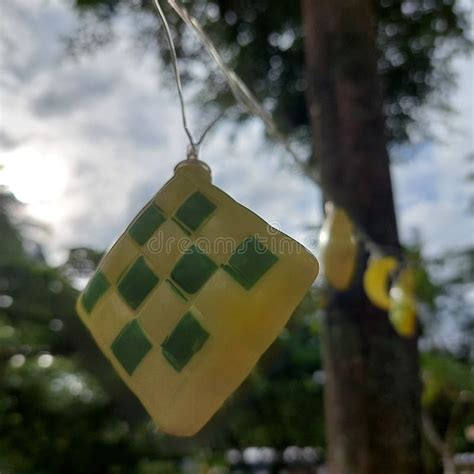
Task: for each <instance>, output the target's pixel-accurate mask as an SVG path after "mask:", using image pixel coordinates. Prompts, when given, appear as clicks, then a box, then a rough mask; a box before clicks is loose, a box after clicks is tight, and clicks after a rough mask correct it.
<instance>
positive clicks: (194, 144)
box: [153, 0, 225, 159]
mask: <svg viewBox="0 0 474 474" xmlns="http://www.w3.org/2000/svg"><path fill="white" fill-rule="evenodd" d="M153 3H154V5H155V7H156V10H157V11H158V15H159V17H160V19H161V22H162V23H163V27H164V29H165V36H166V39H167V41H168V45H169V48H170V53H171V64H172V66H173V71H174V77H175V81H176V88H177V90H178V97H179V103H180V105H181V118H182V120H183V128H184V131H185V133H186V135H187V137H188V141H189V147H188V154H187V156H188V159H197V158H198V155H199V147H200V145H201V144H202V142H203V141H204V138H206V135H207V134H208V132H209V131H210V130H211V129H212V128H213V127H214V125H215V124H216V123H217V122H218V121H219V119H220V118H221V117H222V116H223V115H224V113H225V110H224V111H222V112H221V113H220V114H218V115H217V117H215V118H214V119H213V120H212V121H211V122H210V123H209V125H208V126H207V127H206V128H205V129H204V131H203V132H202V133H201V136H200V137H199V138H198V139H197V140H195V139H194V138H193V135H192V133H191V130H190V129H189V126H188V121H187V118H186V105H185V103H184V96H183V86H182V83H181V73H180V71H179V64H178V56H177V54H176V48H175V45H174V41H173V37H172V36H171V31H170V27H169V24H168V20H167V19H166V16H165V14H164V12H163V10H162V8H161V5H160V3H159V1H158V0H153Z"/></svg>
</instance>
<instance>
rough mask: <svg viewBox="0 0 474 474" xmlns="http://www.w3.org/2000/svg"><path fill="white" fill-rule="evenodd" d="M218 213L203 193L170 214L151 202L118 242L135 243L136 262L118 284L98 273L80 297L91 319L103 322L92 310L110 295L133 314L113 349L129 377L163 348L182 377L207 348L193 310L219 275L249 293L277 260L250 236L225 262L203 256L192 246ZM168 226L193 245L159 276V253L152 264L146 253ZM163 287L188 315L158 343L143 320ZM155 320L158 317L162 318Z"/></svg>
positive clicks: (206, 334)
mask: <svg viewBox="0 0 474 474" xmlns="http://www.w3.org/2000/svg"><path fill="white" fill-rule="evenodd" d="M217 208H218V206H217V204H215V203H214V202H212V200H211V199H210V198H209V197H207V196H206V195H205V194H204V193H202V192H201V191H195V192H192V193H191V194H190V195H189V196H188V197H187V198H186V199H185V200H184V201H183V202H182V203H181V205H180V206H178V208H177V210H176V211H175V212H174V213H172V214H170V215H167V214H166V212H165V211H163V210H162V209H160V208H159V207H158V206H157V205H156V204H155V203H154V202H152V203H150V204H149V205H148V206H147V207H145V209H143V210H142V212H141V213H140V214H139V215H138V216H137V217H136V218H135V220H134V221H133V222H132V224H131V225H130V226H129V228H128V229H127V231H126V233H125V234H124V235H123V236H122V237H121V239H120V240H119V242H118V244H119V245H120V241H122V239H128V238H129V240H130V242H132V243H133V244H128V245H131V248H133V249H134V255H135V257H134V259H132V261H130V262H128V263H127V265H126V266H125V269H124V271H123V272H122V273H121V274H120V275H119V276H117V277H116V280H115V281H110V279H109V278H108V277H107V276H106V273H107V272H105V271H104V270H103V269H102V268H101V269H99V270H98V271H97V272H96V274H95V275H94V277H93V278H92V279H91V281H90V282H89V284H88V286H87V288H86V290H85V291H84V293H83V294H82V297H81V304H82V305H83V307H84V309H85V311H86V312H87V314H88V315H89V317H91V318H94V317H100V312H98V313H97V314H96V313H94V309H95V308H96V307H99V305H100V304H101V301H102V300H103V299H104V298H105V297H106V296H107V295H108V293H109V292H114V294H116V295H118V297H119V298H120V300H121V301H123V303H125V305H126V307H127V308H128V310H129V311H130V313H131V314H132V317H131V320H130V321H129V322H128V323H127V324H125V326H124V327H123V328H122V329H121V330H120V331H119V333H118V335H117V336H116V337H115V339H114V340H113V342H112V344H111V347H110V350H111V353H112V354H113V356H114V357H115V358H116V360H117V361H118V362H119V363H120V364H121V366H122V367H123V369H124V370H125V372H126V373H127V374H128V375H129V376H131V375H133V373H134V372H135V371H136V370H137V369H138V368H139V366H140V363H141V362H142V360H143V359H144V358H145V357H146V356H147V354H149V353H150V351H151V349H152V348H153V347H154V346H157V347H159V348H161V355H162V357H164V358H165V360H166V361H167V362H168V363H169V364H170V366H171V367H172V368H173V369H174V370H175V371H176V372H181V371H182V370H183V369H184V368H185V367H186V366H187V364H188V363H189V362H190V361H191V360H192V359H193V357H194V355H195V354H196V353H198V352H199V351H200V350H201V349H202V348H203V347H205V344H206V341H207V340H208V339H209V338H211V337H212V334H209V333H208V331H207V330H206V328H205V327H204V326H203V324H202V322H201V321H199V319H200V315H199V312H198V311H196V309H195V308H193V307H192V300H193V298H195V297H196V295H197V294H199V292H200V291H201V290H202V289H203V288H204V286H205V285H206V283H207V282H208V281H209V279H210V278H211V277H212V275H213V274H214V273H215V272H218V271H223V272H227V274H228V275H230V276H231V277H232V278H233V279H234V281H235V283H236V284H237V285H240V286H241V287H243V288H244V289H245V290H247V291H251V289H252V287H253V286H254V285H255V284H256V283H257V282H258V281H259V280H260V278H261V277H262V276H263V275H264V274H265V273H266V272H267V271H269V270H270V268H271V267H272V266H273V265H274V264H275V263H276V261H277V260H278V257H277V256H276V255H274V254H273V253H272V252H270V250H269V249H268V248H266V247H265V246H264V245H263V244H262V243H261V242H259V241H258V239H257V237H255V236H253V235H249V236H247V238H245V239H244V240H243V241H242V242H241V244H240V245H239V247H238V248H237V249H236V251H235V252H234V254H233V255H231V256H230V257H229V258H228V259H227V261H226V262H224V263H222V262H221V263H220V264H219V263H216V262H215V261H214V260H213V257H212V256H210V255H206V254H205V253H204V252H202V251H201V250H200V249H199V248H198V246H197V245H195V244H194V243H193V242H194V241H193V238H194V237H195V236H196V232H197V231H198V230H202V229H203V227H205V225H206V222H208V220H209V219H211V218H212V216H213V214H214V213H215V212H216V209H217ZM167 222H170V223H171V225H174V224H176V225H177V226H178V227H177V228H179V229H181V230H182V231H183V233H184V234H186V235H187V236H189V238H190V239H191V245H190V246H189V248H187V249H186V251H185V252H184V253H183V254H182V255H180V256H178V257H177V258H176V261H175V262H174V264H173V265H174V266H173V268H172V270H171V271H170V272H164V273H163V274H160V271H159V269H160V255H159V253H158V255H157V260H156V262H155V263H154V264H151V262H150V257H149V256H147V253H146V251H145V248H146V246H147V245H148V244H150V242H151V239H153V237H154V236H155V235H156V233H157V231H159V229H160V228H161V227H162V226H163V228H164V227H165V226H166V225H167V224H166V223H167ZM172 223H174V224H172ZM113 250H114V249H112V251H111V252H110V254H109V255H107V256H106V257H105V260H104V261H105V262H106V261H107V259H113V258H117V257H114V255H113ZM112 263H113V262H112ZM104 265H105V264H104ZM101 267H102V266H101ZM161 285H167V286H168V287H169V288H170V289H171V290H172V294H173V295H174V296H173V297H175V298H177V299H178V300H180V301H181V302H185V304H186V305H187V307H188V310H187V311H184V312H183V314H182V316H181V318H180V319H179V322H178V323H177V324H176V326H175V327H174V329H172V330H171V331H170V332H169V333H168V334H166V335H164V337H163V339H162V340H157V341H155V340H152V339H151V337H150V336H149V335H148V334H147V332H146V331H145V329H144V327H143V324H142V323H141V321H140V315H141V311H142V309H143V307H144V305H146V302H147V301H148V299H149V298H151V297H152V295H153V294H154V293H155V292H156V291H157V290H158V288H159V287H160V286H161ZM158 303H159V302H158ZM99 309H100V308H99ZM160 311H167V307H163V308H160V310H159V311H157V313H159V312H160ZM156 317H157V318H159V317H160V314H157V315H156Z"/></svg>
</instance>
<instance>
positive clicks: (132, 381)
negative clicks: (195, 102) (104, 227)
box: [77, 159, 319, 436]
mask: <svg viewBox="0 0 474 474" xmlns="http://www.w3.org/2000/svg"><path fill="white" fill-rule="evenodd" d="M318 268H319V267H318V262H317V260H316V259H315V258H314V256H313V255H311V254H310V253H309V252H308V251H307V250H306V249H305V248H304V247H303V246H302V245H300V244H298V243H297V242H296V241H294V240H293V239H291V238H289V237H288V236H286V235H284V234H283V233H281V232H279V231H277V230H276V229H274V228H272V227H270V226H269V225H268V224H267V223H266V222H265V221H263V220H262V219H261V218H259V217H258V216H257V215H255V214H254V213H253V212H251V211H250V210H248V209H246V208H245V207H243V206H242V205H240V204H238V203H237V202H236V201H234V200H233V199H232V198H231V197H230V196H228V195H227V194H225V193H224V192H223V191H221V190H220V189H219V188H217V187H215V186H213V185H212V184H211V176H210V171H209V169H208V168H207V165H205V164H203V163H202V162H200V161H199V160H196V159H194V160H189V159H188V160H187V161H185V162H182V163H181V164H180V165H178V166H177V167H176V170H175V175H174V177H173V178H172V179H171V180H170V181H169V182H168V183H167V184H166V185H165V186H164V188H163V189H162V190H160V191H159V192H158V194H157V195H156V196H155V197H154V198H153V199H152V201H151V202H150V203H148V204H147V206H145V208H144V209H143V210H142V211H141V212H140V213H139V214H138V216H137V217H136V218H135V220H134V221H133V222H132V223H131V225H130V226H129V227H128V228H127V230H126V231H125V233H124V234H123V235H122V236H121V237H120V238H119V239H118V241H117V242H116V243H115V245H114V246H113V247H112V249H111V250H110V251H109V252H108V253H107V255H106V256H105V257H104V258H103V260H102V262H101V263H100V265H99V267H98V269H97V271H96V273H95V275H94V276H93V278H92V279H91V281H90V282H89V284H88V286H87V288H86V289H85V291H84V292H83V293H82V295H81V296H80V298H79V300H78V304H77V309H78V313H79V315H80V317H81V319H82V320H83V322H84V324H85V325H86V326H87V328H88V329H89V330H90V332H91V333H92V335H93V337H94V339H95V340H96V342H97V344H98V345H99V347H100V348H101V349H102V351H103V352H104V354H105V355H106V356H107V358H108V359H109V360H110V361H111V363H112V365H113V366H114V368H115V369H116V371H117V372H118V373H119V375H120V376H121V377H122V378H123V380H124V381H125V383H126V384H127V385H128V386H129V387H130V388H131V390H132V391H133V392H134V393H135V394H136V396H137V397H138V398H139V399H140V401H141V402H142V404H143V405H144V407H145V408H146V409H147V411H148V412H149V413H150V415H151V416H152V418H153V419H154V421H155V422H156V424H157V425H158V426H159V427H160V428H161V429H162V430H163V431H165V432H167V433H170V434H174V435H181V436H189V435H193V434H195V433H196V432H198V431H199V430H200V429H201V428H202V427H203V426H204V425H205V423H206V422H207V421H208V420H209V419H210V417H211V416H212V415H213V414H214V413H215V412H216V411H217V410H218V408H219V407H220V406H221V405H222V403H223V402H224V400H225V399H226V398H227V397H228V396H229V395H230V394H231V393H232V392H233V391H234V390H235V389H236V388H237V387H238V386H239V385H240V383H241V382H242V381H243V380H244V379H245V377H246V376H247V375H248V374H249V372H250V371H251V370H252V368H253V367H254V365H255V364H256V362H257V361H258V359H259V358H260V356H261V355H262V353H263V352H264V351H265V350H266V349H267V348H268V347H269V346H270V344H271V343H272V342H273V341H274V340H275V338H276V337H277V336H278V334H279V333H280V331H281V330H282V328H283V327H284V325H285V324H286V322H287V321H288V319H289V317H290V315H291V313H292V312H293V310H294V309H295V307H296V305H297V304H298V303H299V302H300V301H301V299H302V298H303V296H304V295H305V293H306V292H307V291H308V289H309V288H310V286H311V284H312V283H313V281H314V279H315V278H316V276H317V273H318Z"/></svg>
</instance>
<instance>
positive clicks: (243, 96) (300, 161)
mask: <svg viewBox="0 0 474 474" xmlns="http://www.w3.org/2000/svg"><path fill="white" fill-rule="evenodd" d="M167 2H168V4H169V5H170V6H171V8H172V9H173V10H174V11H175V12H176V13H177V14H178V16H179V17H180V18H181V19H182V21H183V22H184V23H185V24H186V25H187V26H188V27H190V28H191V30H193V31H194V33H195V34H196V35H197V37H198V38H199V40H200V41H201V44H202V45H203V47H204V49H205V50H206V51H207V52H208V54H209V55H210V56H211V58H212V59H213V60H214V62H215V64H216V66H217V67H218V69H219V70H220V71H221V73H222V74H223V76H224V78H225V80H226V82H227V85H228V86H229V89H230V90H231V92H232V94H233V96H234V98H235V100H236V101H237V103H238V104H239V105H240V106H241V107H242V108H243V109H244V110H245V111H246V112H247V113H249V114H250V115H252V116H254V117H257V118H260V119H261V120H262V122H263V124H264V125H265V129H266V132H267V133H268V135H269V136H271V137H272V138H274V139H275V140H276V141H277V142H278V143H280V145H281V146H282V147H283V148H284V149H285V150H286V151H287V153H288V154H289V156H291V158H292V159H293V161H294V163H295V164H296V165H297V166H298V168H299V169H300V170H301V171H302V172H303V173H304V174H305V175H306V176H307V177H308V178H309V179H311V180H312V181H313V182H314V183H316V184H317V185H318V186H320V187H321V180H320V176H319V172H318V170H317V169H315V167H314V166H310V165H309V164H308V159H307V157H306V158H302V157H301V156H299V155H298V153H296V151H295V150H294V149H293V147H292V145H291V143H290V141H289V140H288V138H287V137H286V136H285V135H284V134H283V133H282V132H281V131H280V130H279V127H278V125H277V124H276V122H275V120H274V119H273V117H272V115H271V114H270V113H269V112H268V111H266V110H265V109H264V107H263V106H262V105H261V104H260V103H259V101H258V100H257V98H256V97H255V95H254V94H253V93H252V92H251V91H250V89H249V88H248V87H247V85H246V84H245V83H244V82H243V80H242V79H241V78H240V77H239V76H238V75H237V74H236V73H235V71H234V70H232V69H231V68H229V66H228V65H227V64H226V62H225V61H224V59H223V57H222V56H221V54H220V53H219V51H218V49H217V48H216V46H215V45H214V43H213V41H212V40H211V38H210V37H209V35H208V34H207V33H206V32H205V30H204V29H203V27H202V26H201V24H200V23H199V21H198V20H197V18H196V17H195V16H193V15H192V14H191V13H190V12H189V10H188V9H187V8H186V7H185V6H184V5H183V4H182V3H181V2H180V1H179V0H167ZM153 3H154V5H155V7H156V9H157V12H158V14H159V16H160V18H161V21H162V22H163V25H164V28H165V33H166V37H167V40H168V43H169V46H170V50H171V62H172V65H173V69H174V72H175V79H176V85H177V89H178V95H179V99H180V104H181V113H182V119H183V126H184V129H185V132H186V134H187V135H188V139H189V141H190V147H191V149H192V151H193V153H194V154H195V156H197V153H198V148H199V145H200V144H201V143H202V141H203V139H204V137H205V135H206V134H207V132H208V131H209V130H210V129H211V128H212V127H213V126H214V125H215V123H216V122H217V121H218V120H219V118H221V116H222V114H221V115H219V116H218V117H217V118H216V119H215V120H213V121H212V122H211V124H210V125H209V126H208V127H207V128H206V130H205V131H204V133H203V134H202V136H201V138H200V139H199V140H198V141H194V140H193V138H192V135H191V133H190V131H189V128H188V126H187V120H186V110H185V109H186V108H185V104H184V99H183V93H182V84H181V77H180V72H179V66H178V59H177V55H176V49H175V46H174V41H173V38H172V36H171V32H170V28H169V24H168V21H167V19H166V15H165V14H164V12H163V9H162V8H161V6H160V3H159V0H153ZM355 234H356V238H357V240H358V241H359V242H360V243H362V244H363V246H364V247H365V248H366V250H367V251H368V252H369V253H370V254H375V255H378V256H383V255H391V256H395V257H396V258H397V259H398V260H399V261H400V263H401V266H405V265H406V264H407V262H406V256H405V255H404V253H403V251H402V249H401V248H400V247H394V246H387V245H381V244H379V243H377V242H375V241H373V240H372V239H371V238H370V237H369V236H368V234H367V233H366V232H365V230H364V229H361V228H360V227H358V228H356V231H355Z"/></svg>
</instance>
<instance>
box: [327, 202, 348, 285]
mask: <svg viewBox="0 0 474 474" xmlns="http://www.w3.org/2000/svg"><path fill="white" fill-rule="evenodd" d="M319 246H320V251H321V254H320V255H321V266H322V269H323V271H324V276H325V277H326V280H327V281H328V282H329V283H330V284H331V286H333V287H334V288H336V289H337V290H339V291H343V290H346V289H347V288H348V287H349V285H350V283H351V281H352V278H353V276H354V271H355V266H356V259H357V243H356V240H355V238H354V227H353V225H352V222H351V221H350V219H349V217H348V216H347V214H346V213H345V211H343V210H342V209H340V208H337V207H335V206H334V204H333V203H332V202H329V201H328V202H327V203H326V219H325V221H324V224H323V226H322V228H321V233H320V235H319Z"/></svg>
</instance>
